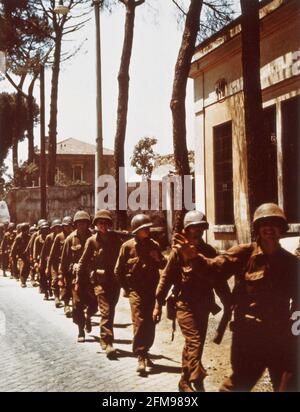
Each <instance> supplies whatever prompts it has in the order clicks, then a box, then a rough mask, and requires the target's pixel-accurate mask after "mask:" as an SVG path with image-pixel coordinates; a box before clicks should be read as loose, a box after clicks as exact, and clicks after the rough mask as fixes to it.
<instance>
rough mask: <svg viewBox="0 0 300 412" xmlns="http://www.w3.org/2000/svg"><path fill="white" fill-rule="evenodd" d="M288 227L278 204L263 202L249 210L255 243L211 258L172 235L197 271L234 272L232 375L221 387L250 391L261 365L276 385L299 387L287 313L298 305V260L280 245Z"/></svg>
mask: <svg viewBox="0 0 300 412" xmlns="http://www.w3.org/2000/svg"><path fill="white" fill-rule="evenodd" d="M287 228H288V225H287V220H286V217H285V215H284V213H283V211H282V210H281V209H280V208H279V206H277V205H276V204H273V203H265V204H262V205H261V206H259V207H258V208H257V209H256V211H255V213H254V219H253V229H254V233H255V235H256V242H254V243H251V244H246V245H240V246H235V247H233V248H231V249H229V250H228V251H227V252H226V253H225V254H223V255H220V256H217V257H216V258H213V259H212V258H206V257H205V256H204V255H203V254H201V253H199V252H198V251H197V249H196V248H194V247H193V245H190V244H188V243H186V242H184V241H183V239H180V238H178V237H177V239H175V240H176V242H177V244H178V250H179V253H180V254H181V256H182V257H183V258H184V259H185V260H187V261H188V262H189V264H190V266H191V267H192V268H193V269H194V270H195V271H197V272H198V273H201V275H202V276H207V277H209V278H211V279H212V281H214V280H215V279H216V278H221V279H227V278H229V277H230V276H232V275H233V274H234V275H235V277H236V286H235V290H234V322H233V324H232V331H233V335H232V346H231V364H232V375H231V376H230V377H229V378H228V379H226V380H225V382H224V383H223V385H222V388H221V391H225V392H231V391H250V390H251V389H252V388H253V387H254V385H255V384H256V382H257V381H258V379H259V378H260V377H261V375H262V373H263V372H264V370H265V369H266V368H268V369H269V372H270V377H271V380H272V383H273V387H274V390H275V391H283V390H288V391H297V390H298V391H299V382H297V379H299V370H297V368H298V359H299V358H298V357H297V355H298V353H297V343H298V342H297V339H298V338H296V336H293V335H292V324H291V315H292V314H293V313H294V311H296V310H298V311H299V309H300V304H299V260H298V259H297V257H296V256H294V255H293V254H291V253H289V252H288V251H286V250H285V249H283V248H282V247H281V246H280V243H279V239H280V237H281V236H282V235H283V234H284V233H285V232H286V230H287ZM291 302H292V303H291ZM292 318H293V316H292ZM298 346H299V345H298Z"/></svg>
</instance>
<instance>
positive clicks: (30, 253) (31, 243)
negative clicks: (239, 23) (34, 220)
mask: <svg viewBox="0 0 300 412" xmlns="http://www.w3.org/2000/svg"><path fill="white" fill-rule="evenodd" d="M38 236H39V232H34V233H32V235H31V236H30V240H29V242H28V246H27V250H26V253H27V255H28V257H29V259H30V260H33V248H34V242H35V239H36V238H37V237H38Z"/></svg>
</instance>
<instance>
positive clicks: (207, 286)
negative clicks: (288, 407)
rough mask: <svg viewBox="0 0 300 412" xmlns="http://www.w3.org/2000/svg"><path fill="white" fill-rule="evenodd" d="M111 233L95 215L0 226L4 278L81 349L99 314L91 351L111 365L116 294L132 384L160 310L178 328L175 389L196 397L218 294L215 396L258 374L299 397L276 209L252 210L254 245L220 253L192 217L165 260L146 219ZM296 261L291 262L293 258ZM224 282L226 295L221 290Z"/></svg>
mask: <svg viewBox="0 0 300 412" xmlns="http://www.w3.org/2000/svg"><path fill="white" fill-rule="evenodd" d="M112 226H113V218H112V215H111V213H110V212H109V211H108V210H100V211H98V212H96V214H95V216H94V218H93V220H92V221H91V219H90V216H89V215H88V213H86V212H84V211H78V212H77V213H76V214H75V216H74V218H73V220H72V218H71V217H70V216H66V217H65V218H64V219H63V220H62V222H61V221H60V220H59V219H54V220H53V221H52V223H51V225H49V223H48V222H47V221H45V220H40V221H39V222H38V224H37V227H31V228H30V227H29V224H27V223H23V224H21V225H17V227H16V226H15V225H14V224H13V223H9V224H8V223H5V224H4V225H3V226H1V227H0V240H1V244H0V255H1V265H2V270H3V275H4V276H7V272H8V271H10V273H11V276H12V277H13V278H15V279H17V280H20V284H21V286H22V287H23V288H24V287H26V281H27V279H28V277H29V275H31V281H32V282H33V286H36V285H38V286H39V291H40V293H42V294H44V299H45V300H48V299H49V298H50V297H51V296H54V302H55V306H56V307H57V308H58V307H60V306H62V305H63V306H64V311H65V315H66V317H72V319H73V322H74V323H75V324H76V326H77V329H78V337H77V341H78V342H80V343H83V342H84V341H85V334H86V333H90V332H91V329H92V324H91V317H92V316H93V315H94V314H95V313H96V312H97V310H99V312H100V345H101V348H102V350H104V351H105V352H106V355H107V358H108V359H115V358H116V357H117V356H118V355H117V354H118V352H117V350H116V349H115V347H114V345H113V343H114V330H113V325H114V316H115V309H116V305H117V303H118V300H119V296H120V290H121V288H122V289H123V290H124V296H125V297H127V298H128V299H129V305H130V309H131V316H132V323H133V345H132V350H133V353H134V355H135V356H136V357H137V372H138V373H139V374H140V375H141V376H143V375H145V374H146V373H147V372H148V370H149V369H151V368H154V367H155V365H154V364H153V362H152V360H151V359H150V356H149V351H150V349H151V347H152V345H153V342H154V338H155V326H156V324H157V323H158V322H159V321H160V319H161V316H162V306H163V305H164V304H167V316H168V317H169V318H172V319H173V320H174V319H176V320H177V322H178V324H179V326H180V329H181V332H182V335H183V337H184V340H185V343H184V347H183V351H182V373H181V377H180V380H179V384H178V389H179V391H182V392H195V391H197V392H199V391H204V390H205V389H204V380H205V377H206V376H207V372H206V370H205V367H204V366H203V364H202V354H203V350H204V344H205V339H206V333H207V327H208V320H209V316H210V314H212V315H215V314H216V313H218V312H219V311H220V310H221V308H220V307H219V306H218V305H217V304H216V301H215V294H217V295H218V297H219V299H220V301H221V303H222V306H223V316H222V318H221V322H220V324H219V327H218V329H217V331H216V336H215V339H214V342H215V343H220V342H221V340H222V336H223V334H224V332H225V329H226V326H227V324H228V323H229V324H230V330H231V331H232V345H231V365H232V375H231V376H230V377H229V378H228V379H226V380H225V382H224V383H223V385H222V387H221V388H220V391H224V392H230V391H250V390H251V389H252V388H253V387H254V385H255V384H256V383H257V381H258V380H259V378H260V377H261V375H262V373H263V372H264V370H265V369H268V370H269V373H270V377H271V381H272V384H273V388H274V390H275V391H299V390H300V387H299V381H298V379H299V378H298V375H299V369H298V368H299V357H298V350H297V346H299V345H298V342H297V338H296V336H294V335H293V334H292V327H291V322H292V314H293V313H294V312H295V311H299V310H300V299H299V293H300V290H299V280H298V279H299V276H300V272H299V263H300V262H299V259H297V257H296V256H295V255H293V254H291V253H289V252H287V251H286V250H284V249H283V248H282V247H281V246H280V243H279V239H280V238H281V237H282V236H284V234H285V232H286V231H287V229H288V225H287V219H286V217H285V215H284V212H283V211H282V210H281V209H280V208H279V207H278V206H277V205H275V204H270V203H269V204H263V205H261V206H260V207H259V208H257V210H256V212H255V214H254V219H253V231H254V235H255V242H252V243H249V244H245V245H238V246H234V247H233V248H231V249H229V250H228V251H226V252H224V253H222V254H218V253H217V251H216V250H215V249H214V248H213V247H212V246H211V245H209V244H207V243H206V242H205V241H204V240H203V234H204V231H205V230H207V229H208V227H209V224H208V222H207V220H206V217H205V215H204V214H203V213H201V212H200V211H190V212H188V213H186V215H185V218H184V224H183V226H184V228H183V230H182V232H181V233H176V234H175V235H174V237H173V243H172V247H171V252H170V253H169V254H168V256H167V257H166V254H163V253H162V250H161V248H160V246H159V244H158V243H157V242H155V241H154V240H153V239H152V238H151V226H152V222H151V220H150V218H149V217H148V216H146V215H144V214H138V215H136V216H134V217H133V219H132V221H131V233H130V235H128V234H125V232H124V233H122V232H116V231H114V230H112ZM30 232H31V233H30ZM128 236H129V237H130V238H129V239H128ZM126 238H127V239H126ZM295 254H296V255H297V256H298V257H299V250H297V251H296V253H295ZM231 276H234V277H235V284H234V288H233V291H231V290H230V288H229V286H228V283H227V280H228V279H229V278H230V277H231ZM232 313H233V320H232V321H231V318H232ZM174 322H175V320H174Z"/></svg>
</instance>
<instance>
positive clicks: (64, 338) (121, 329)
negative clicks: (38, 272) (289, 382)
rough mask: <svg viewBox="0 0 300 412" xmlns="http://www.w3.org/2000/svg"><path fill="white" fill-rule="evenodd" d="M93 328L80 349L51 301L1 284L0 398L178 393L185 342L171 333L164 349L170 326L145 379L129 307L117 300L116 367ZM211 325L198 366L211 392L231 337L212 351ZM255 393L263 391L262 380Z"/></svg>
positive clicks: (225, 364) (161, 334) (223, 370)
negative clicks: (134, 345) (82, 393)
mask: <svg viewBox="0 0 300 412" xmlns="http://www.w3.org/2000/svg"><path fill="white" fill-rule="evenodd" d="M1 275H2V274H1ZM4 320H5V324H4ZM98 322H99V316H97V315H96V316H95V317H93V330H92V332H91V334H90V335H89V336H88V337H87V342H86V343H84V344H79V343H77V342H76V339H77V334H76V327H75V325H74V324H73V323H72V321H71V320H70V319H66V318H65V316H64V314H63V309H55V307H54V302H53V301H48V302H45V301H43V300H42V295H39V294H38V292H37V290H36V289H35V288H32V287H31V286H30V285H28V287H27V288H26V289H21V288H20V286H19V284H18V282H16V281H15V280H11V279H8V278H3V277H2V276H0V346H1V356H0V391H1V392H2V391H5V392H7V391H18V392H19V391H21V392H23V391H55V392H57V391H76V392H77V391H121V392H132V391H147V392H148V391H149V392H160V391H177V384H178V380H179V374H180V364H181V362H180V358H181V349H182V345H183V340H182V337H181V334H180V332H179V331H177V332H176V335H175V340H174V341H173V342H171V341H170V336H171V325H170V322H169V321H167V320H166V319H164V320H163V321H162V322H161V323H160V324H159V326H158V328H157V337H156V341H155V345H154V346H153V348H152V350H151V355H152V358H153V360H154V362H155V363H156V364H157V367H156V368H155V369H154V370H153V371H152V372H151V373H150V374H149V375H148V376H147V377H140V376H138V375H137V373H136V371H135V369H136V362H137V361H136V359H135V358H134V357H133V355H132V352H131V338H132V325H131V319H130V311H129V305H128V300H127V299H124V298H121V300H120V302H119V304H118V306H117V315H116V319H115V337H116V343H115V346H116V348H118V354H119V356H118V360H115V361H109V360H108V359H107V358H106V356H105V354H104V353H103V351H102V350H101V348H100V345H99V343H98V335H99V326H98ZM215 322H216V321H211V322H210V330H209V336H208V340H207V344H206V349H205V356H204V362H203V363H204V364H205V366H206V367H207V368H208V372H209V377H208V378H207V379H206V389H207V390H210V391H215V390H218V387H219V385H220V383H221V381H222V379H223V378H224V376H225V375H227V374H228V373H230V365H229V345H230V333H229V332H227V333H226V336H225V339H224V343H223V344H222V345H221V346H217V345H214V344H212V343H211V337H212V334H213V332H214V328H215V324H216V323H215ZM258 389H259V390H269V383H268V377H267V376H266V377H264V378H263V380H262V381H261V383H260V385H259V386H258Z"/></svg>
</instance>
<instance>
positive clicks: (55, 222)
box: [50, 219, 61, 229]
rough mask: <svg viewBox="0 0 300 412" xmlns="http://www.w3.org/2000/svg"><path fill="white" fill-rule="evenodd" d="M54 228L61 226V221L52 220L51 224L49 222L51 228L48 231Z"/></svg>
mask: <svg viewBox="0 0 300 412" xmlns="http://www.w3.org/2000/svg"><path fill="white" fill-rule="evenodd" d="M56 226H61V220H60V219H53V220H52V222H51V228H50V229H53V228H54V227H56Z"/></svg>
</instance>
